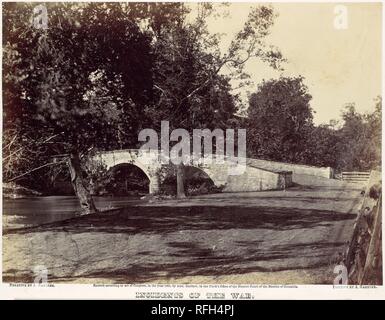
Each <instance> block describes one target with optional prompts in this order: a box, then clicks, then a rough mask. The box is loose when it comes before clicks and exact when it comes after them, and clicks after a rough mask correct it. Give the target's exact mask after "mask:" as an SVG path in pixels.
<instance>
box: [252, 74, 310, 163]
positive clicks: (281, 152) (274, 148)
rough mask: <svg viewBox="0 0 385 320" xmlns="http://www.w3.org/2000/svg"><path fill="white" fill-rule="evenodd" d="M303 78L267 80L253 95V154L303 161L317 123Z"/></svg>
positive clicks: (275, 158) (272, 158) (280, 159)
mask: <svg viewBox="0 0 385 320" xmlns="http://www.w3.org/2000/svg"><path fill="white" fill-rule="evenodd" d="M310 100H311V96H310V94H309V93H308V89H307V87H306V86H305V84H304V83H303V78H302V77H298V78H288V77H282V78H280V79H278V80H269V81H264V82H263V83H262V84H260V85H259V86H258V90H257V92H255V93H253V94H252V95H251V96H250V99H249V109H248V116H249V120H248V141H247V142H248V148H249V154H250V156H253V157H261V158H265V159H270V160H277V161H284V162H297V163H303V162H305V160H306V149H307V139H308V137H309V134H310V132H311V129H312V127H313V111H312V109H311V107H310V104H309V102H310Z"/></svg>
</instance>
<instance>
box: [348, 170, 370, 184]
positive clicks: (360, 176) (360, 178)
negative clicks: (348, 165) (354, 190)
mask: <svg viewBox="0 0 385 320" xmlns="http://www.w3.org/2000/svg"><path fill="white" fill-rule="evenodd" d="M341 176H342V180H344V181H350V182H367V181H369V177H370V172H359V171H350V172H342V174H341Z"/></svg>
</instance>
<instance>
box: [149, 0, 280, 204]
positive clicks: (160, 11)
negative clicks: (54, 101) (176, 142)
mask: <svg viewBox="0 0 385 320" xmlns="http://www.w3.org/2000/svg"><path fill="white" fill-rule="evenodd" d="M149 8H150V9H149V12H150V14H149V16H150V19H149V20H150V22H149V23H148V30H149V31H150V33H151V34H152V37H153V43H154V44H153V47H154V49H153V50H154V56H155V64H154V89H155V94H154V102H153V105H152V106H150V107H149V108H148V109H147V110H146V111H147V114H148V118H149V119H150V123H151V124H152V126H155V127H158V126H159V124H160V121H161V120H165V119H167V120H168V121H169V122H170V130H172V129H174V128H185V129H186V130H188V131H190V132H191V131H192V130H193V129H194V128H209V129H214V128H218V127H219V128H225V127H227V126H228V123H229V121H230V120H231V119H232V118H233V116H234V113H235V112H236V111H237V107H236V104H237V99H238V97H237V96H236V95H233V94H232V93H231V85H230V78H232V79H233V80H239V81H243V80H245V79H247V74H246V73H245V72H244V66H245V64H246V62H247V61H248V60H249V59H251V58H259V59H261V60H263V61H265V62H267V63H269V64H270V65H271V66H272V67H273V68H279V63H280V62H281V61H283V58H282V55H281V53H280V52H279V51H278V50H277V49H276V48H273V47H271V46H268V45H267V44H266V43H265V41H264V40H265V38H266V36H267V35H268V34H269V30H270V28H271V26H272V25H273V23H274V19H275V16H276V14H275V13H274V11H273V9H272V8H271V7H269V6H256V7H255V8H254V9H253V10H251V12H250V14H249V17H248V20H247V21H246V22H245V24H244V27H243V29H242V30H240V31H239V32H238V33H237V34H236V35H235V37H234V39H233V41H232V42H231V44H230V47H229V48H228V50H227V51H226V52H221V50H220V41H221V39H220V36H219V35H218V34H214V35H213V34H210V33H209V32H208V29H207V23H206V21H207V18H208V17H209V16H210V15H212V14H215V13H216V9H217V7H216V5H214V4H208V3H200V4H197V5H196V9H197V10H196V12H197V14H196V17H195V19H194V20H193V21H191V20H189V19H187V15H188V14H189V13H190V9H189V7H188V6H187V5H185V4H183V3H179V4H162V5H157V4H153V5H150V6H149ZM165 17H169V19H165ZM225 67H227V68H228V69H230V70H231V74H230V75H229V76H224V75H223V74H222V73H221V72H222V71H223V68H225ZM177 172H178V175H177V180H178V186H179V188H178V190H179V193H178V194H179V196H181V197H184V192H183V179H182V175H183V174H182V173H183V168H182V167H181V166H180V167H179V168H178V170H177Z"/></svg>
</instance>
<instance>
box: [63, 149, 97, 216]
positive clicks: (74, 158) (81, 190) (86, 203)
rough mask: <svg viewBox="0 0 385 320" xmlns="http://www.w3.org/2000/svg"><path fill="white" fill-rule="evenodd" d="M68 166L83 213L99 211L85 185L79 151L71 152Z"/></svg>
mask: <svg viewBox="0 0 385 320" xmlns="http://www.w3.org/2000/svg"><path fill="white" fill-rule="evenodd" d="M68 166H69V169H70V174H71V183H72V186H73V188H74V191H75V194H76V196H77V197H78V199H79V202H80V208H81V213H82V214H90V213H95V212H97V210H96V207H95V204H94V200H93V199H92V196H91V194H90V192H89V190H88V189H87V188H86V187H85V185H84V181H83V176H82V170H81V166H80V158H79V154H78V153H73V154H71V157H70V159H69V161H68Z"/></svg>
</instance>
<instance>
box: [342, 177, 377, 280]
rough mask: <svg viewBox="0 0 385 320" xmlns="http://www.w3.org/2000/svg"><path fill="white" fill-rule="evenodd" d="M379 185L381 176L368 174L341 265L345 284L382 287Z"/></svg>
mask: <svg viewBox="0 0 385 320" xmlns="http://www.w3.org/2000/svg"><path fill="white" fill-rule="evenodd" d="M380 186H381V174H380V173H379V172H376V171H372V173H371V174H370V178H369V182H368V184H367V187H366V191H365V197H364V199H363V202H362V207H361V210H360V212H359V214H358V216H357V219H356V221H355V224H354V230H353V236H352V238H351V241H350V243H349V247H348V250H347V253H346V259H345V265H346V267H347V269H348V274H349V283H352V284H360V285H364V284H377V285H381V284H382V242H381V241H382V240H381V239H382V227H381V225H382V199H381V197H382V194H381V187H380ZM372 188H376V189H377V190H378V192H377V193H376V192H373V189H372ZM371 189H372V192H371ZM373 194H374V195H373Z"/></svg>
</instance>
